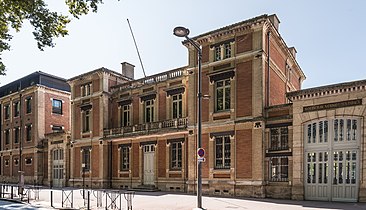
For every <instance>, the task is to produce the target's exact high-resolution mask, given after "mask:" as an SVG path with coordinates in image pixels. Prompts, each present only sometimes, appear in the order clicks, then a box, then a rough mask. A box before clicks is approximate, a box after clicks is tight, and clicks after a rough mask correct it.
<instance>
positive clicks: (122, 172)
mask: <svg viewBox="0 0 366 210" xmlns="http://www.w3.org/2000/svg"><path fill="white" fill-rule="evenodd" d="M118 173H119V174H130V173H131V170H122V171H121V170H119V171H118Z"/></svg>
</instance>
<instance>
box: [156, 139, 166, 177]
mask: <svg viewBox="0 0 366 210" xmlns="http://www.w3.org/2000/svg"><path fill="white" fill-rule="evenodd" d="M165 149H166V140H160V141H158V152H159V153H158V176H159V177H165V171H166V163H165V161H166V150H165Z"/></svg>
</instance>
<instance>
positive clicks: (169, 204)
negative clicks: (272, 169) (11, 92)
mask: <svg viewBox="0 0 366 210" xmlns="http://www.w3.org/2000/svg"><path fill="white" fill-rule="evenodd" d="M100 192H101V191H100ZM94 195H96V191H95V192H94V194H91V195H90V208H91V209H105V206H106V204H107V206H108V205H109V207H112V206H113V203H112V202H111V199H110V198H111V197H112V199H115V204H116V207H118V208H119V205H121V207H122V209H127V203H126V200H125V198H124V196H123V194H122V195H121V196H117V197H113V196H111V195H106V194H105V193H101V195H102V196H103V197H102V200H99V201H102V203H101V204H102V206H103V207H98V206H97V204H98V202H97V198H96V197H95V196H94ZM73 196H74V197H73V208H75V209H83V208H85V206H86V205H84V199H83V198H82V194H81V192H80V190H79V189H78V190H73ZM106 196H107V197H106ZM64 198H65V196H64ZM106 198H107V199H106ZM196 200H197V199H196V196H195V195H189V194H178V193H165V192H136V194H135V196H134V198H133V200H132V204H133V209H134V210H189V209H192V208H194V207H196ZM53 202H54V205H53V206H54V207H55V208H61V204H62V191H61V190H53ZM120 202H121V203H120ZM111 203H112V205H110V204H111ZM202 203H203V207H204V208H206V209H209V210H221V209H228V210H229V209H230V210H233V209H237V210H242V209H245V210H250V209H253V210H259V209H266V210H267V209H268V210H297V209H322V210H327V209H344V210H361V209H366V203H338V202H317V201H292V200H278V199H248V198H231V197H227V198H224V197H207V196H203V201H202ZM31 204H32V205H37V206H43V207H48V208H50V207H51V206H50V190H49V189H44V190H42V191H41V192H40V200H39V201H34V200H32V201H31ZM68 206H70V205H68ZM64 207H65V206H64Z"/></svg>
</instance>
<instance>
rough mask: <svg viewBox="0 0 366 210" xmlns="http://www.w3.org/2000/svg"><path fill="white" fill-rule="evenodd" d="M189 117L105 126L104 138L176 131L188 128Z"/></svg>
mask: <svg viewBox="0 0 366 210" xmlns="http://www.w3.org/2000/svg"><path fill="white" fill-rule="evenodd" d="M187 123H188V119H187V118H179V119H172V120H164V121H160V122H151V123H144V124H138V125H133V126H125V127H120V128H110V129H109V128H105V129H104V130H103V135H104V138H110V137H124V136H133V135H148V134H151V133H157V132H167V131H169V130H171V131H176V130H181V129H186V128H187Z"/></svg>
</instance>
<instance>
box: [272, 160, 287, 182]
mask: <svg viewBox="0 0 366 210" xmlns="http://www.w3.org/2000/svg"><path fill="white" fill-rule="evenodd" d="M269 175H270V177H269V179H270V181H272V182H285V181H288V157H272V158H271V159H270V173H269Z"/></svg>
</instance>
